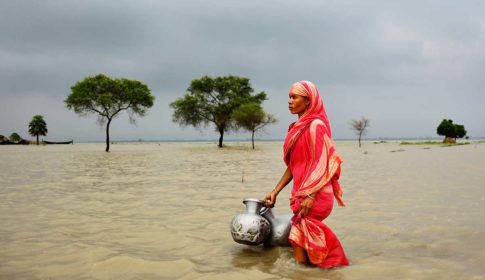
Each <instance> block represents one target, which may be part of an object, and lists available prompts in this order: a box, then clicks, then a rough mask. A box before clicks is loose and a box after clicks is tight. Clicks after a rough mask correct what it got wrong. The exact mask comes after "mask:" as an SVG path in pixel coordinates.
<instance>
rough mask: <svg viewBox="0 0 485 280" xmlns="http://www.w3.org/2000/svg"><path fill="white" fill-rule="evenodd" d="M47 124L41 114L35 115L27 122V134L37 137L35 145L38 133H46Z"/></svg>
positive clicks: (43, 134) (44, 134)
mask: <svg viewBox="0 0 485 280" xmlns="http://www.w3.org/2000/svg"><path fill="white" fill-rule="evenodd" d="M47 132H48V131H47V124H46V123H45V121H44V117H43V116H41V115H35V116H34V117H33V118H32V120H31V121H30V123H29V134H30V135H32V136H35V137H37V145H39V135H42V136H46V135H47Z"/></svg>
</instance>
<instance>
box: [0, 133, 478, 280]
mask: <svg viewBox="0 0 485 280" xmlns="http://www.w3.org/2000/svg"><path fill="white" fill-rule="evenodd" d="M227 145H228V147H226V148H224V149H218V148H217V147H216V143H160V144H158V143H142V144H115V145H112V146H111V152H110V153H105V152H104V145H103V144H75V145H50V146H39V147H37V146H33V145H32V146H0V248H1V249H0V279H252V280H257V279H485V265H484V264H485V238H484V236H485V172H484V171H485V143H472V144H470V145H464V146H456V147H439V146H423V145H412V146H401V145H399V143H398V142H389V143H379V144H375V143H373V142H366V143H364V145H363V147H362V148H361V149H359V148H358V145H357V143H356V142H345V141H340V142H339V141H338V142H337V149H338V151H339V152H340V153H341V154H342V156H343V158H344V164H343V166H342V167H343V170H342V177H341V185H342V187H343V189H344V200H345V201H346V204H347V207H345V208H341V207H337V206H336V207H335V208H334V211H333V213H332V214H331V215H330V217H329V218H328V219H327V220H326V221H325V223H326V224H327V225H328V226H330V228H332V230H333V231H334V232H335V234H337V236H338V237H339V238H340V241H341V243H342V245H343V246H344V249H345V251H346V254H347V256H348V257H349V259H350V262H351V265H350V266H348V267H344V268H338V269H333V270H323V269H319V268H313V267H307V266H301V265H298V264H296V263H295V261H294V259H293V255H292V251H291V249H290V248H270V249H267V248H262V247H250V246H245V245H240V244H237V243H235V242H234V241H233V240H232V238H231V235H230V230H229V223H230V221H231V219H232V218H233V217H234V215H236V214H237V213H240V212H244V211H245V208H244V205H243V204H242V199H243V198H246V197H255V198H261V197H263V196H264V194H266V193H267V192H268V191H270V190H271V189H272V188H273V187H274V185H275V184H276V183H277V181H278V180H279V178H280V176H281V175H282V173H283V171H284V169H285V166H284V164H283V162H282V142H264V143H256V150H254V151H253V150H251V149H249V144H248V143H227ZM290 188H291V186H290V185H289V186H287V188H286V189H285V190H284V191H283V192H282V193H281V195H280V197H278V201H277V205H276V207H275V212H276V214H280V213H287V212H289V206H288V197H289V192H290Z"/></svg>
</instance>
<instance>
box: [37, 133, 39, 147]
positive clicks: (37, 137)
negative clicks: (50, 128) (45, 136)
mask: <svg viewBox="0 0 485 280" xmlns="http://www.w3.org/2000/svg"><path fill="white" fill-rule="evenodd" d="M38 145H39V134H37V146H38Z"/></svg>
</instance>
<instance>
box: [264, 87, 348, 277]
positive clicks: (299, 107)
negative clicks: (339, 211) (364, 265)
mask: <svg viewBox="0 0 485 280" xmlns="http://www.w3.org/2000/svg"><path fill="white" fill-rule="evenodd" d="M288 107H289V110H290V112H291V113H292V114H297V115H298V120H297V121H296V122H294V123H292V124H291V125H290V127H289V129H288V134H287V136H286V139H285V143H284V147H283V149H284V161H285V163H286V165H287V169H286V171H285V173H284V174H283V176H282V177H281V180H280V181H279V182H278V184H277V185H276V187H275V188H274V189H273V191H271V192H270V193H268V194H267V195H266V197H265V198H264V202H265V205H266V206H268V207H273V206H274V204H275V202H276V196H277V195H278V193H279V192H280V191H281V190H282V189H283V188H284V187H285V186H286V185H287V184H288V183H289V182H290V181H291V180H293V189H292V191H291V198H290V207H291V209H292V210H293V213H294V214H295V215H294V216H293V218H292V220H291V223H292V226H291V232H290V236H289V241H290V244H291V246H292V247H293V249H294V254H295V259H296V261H297V262H298V263H302V264H305V263H311V264H314V265H317V266H319V267H322V268H332V267H336V266H343V265H348V264H349V261H348V260H347V257H346V256H345V253H344V250H343V248H342V245H341V244H340V241H339V240H338V238H337V236H335V234H334V233H333V232H332V231H331V230H330V228H329V227H327V226H326V225H325V224H323V223H322V221H323V220H324V219H325V218H327V217H328V216H329V215H330V213H331V212H332V208H333V201H334V197H335V199H336V200H337V202H338V204H339V205H340V206H345V204H344V202H343V200H342V189H341V188H340V185H339V182H338V178H339V175H340V164H341V162H342V159H341V158H340V155H339V154H338V153H337V151H336V150H335V145H334V143H333V141H332V134H331V131H330V123H329V121H328V118H327V113H326V112H325V108H324V106H323V101H322V98H321V97H320V94H319V93H318V91H317V88H316V87H315V85H314V84H313V83H311V82H308V81H300V82H297V83H294V84H293V85H292V86H291V89H290V93H289V101H288Z"/></svg>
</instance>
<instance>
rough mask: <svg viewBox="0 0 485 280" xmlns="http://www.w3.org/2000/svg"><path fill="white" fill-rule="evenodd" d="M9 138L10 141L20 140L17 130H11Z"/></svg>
mask: <svg viewBox="0 0 485 280" xmlns="http://www.w3.org/2000/svg"><path fill="white" fill-rule="evenodd" d="M9 138H10V141H12V142H18V141H20V140H22V137H20V135H19V134H18V133H17V132H13V133H12V134H10V137H9Z"/></svg>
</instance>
